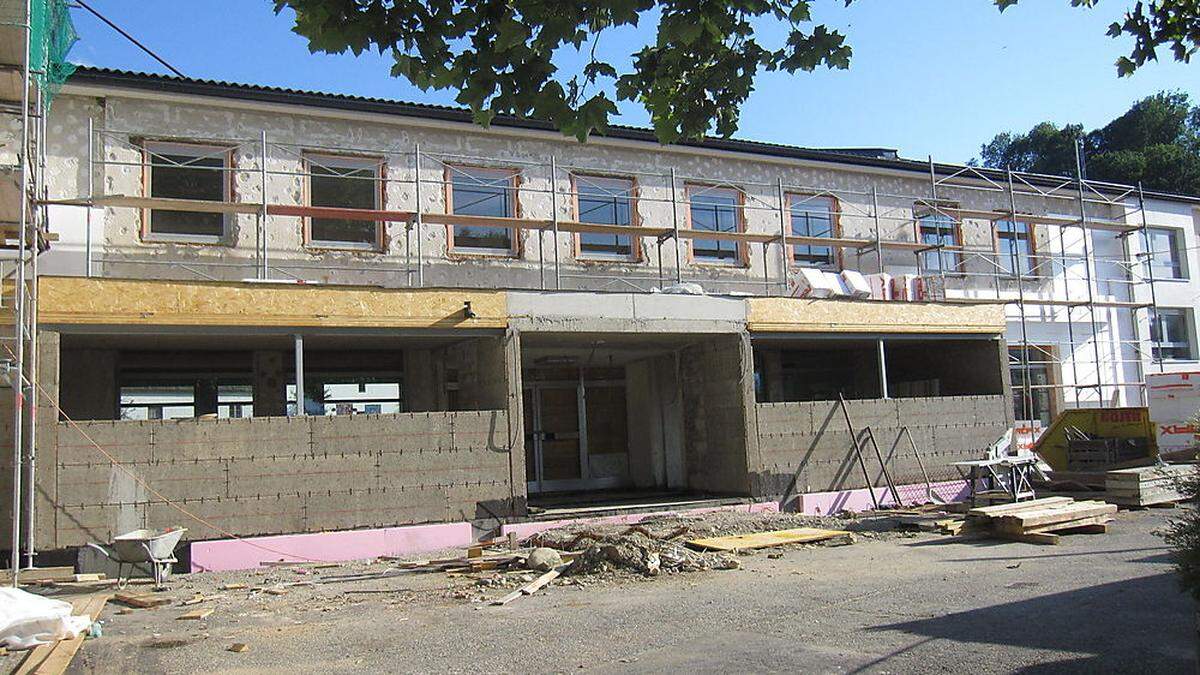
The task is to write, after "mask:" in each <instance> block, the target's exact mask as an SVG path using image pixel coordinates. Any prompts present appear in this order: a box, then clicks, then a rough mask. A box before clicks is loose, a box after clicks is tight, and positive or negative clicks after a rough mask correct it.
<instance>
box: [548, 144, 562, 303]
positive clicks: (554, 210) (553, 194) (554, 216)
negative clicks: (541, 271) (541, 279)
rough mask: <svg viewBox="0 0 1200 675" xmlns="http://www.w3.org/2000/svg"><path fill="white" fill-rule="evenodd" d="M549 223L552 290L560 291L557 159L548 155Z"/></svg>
mask: <svg viewBox="0 0 1200 675" xmlns="http://www.w3.org/2000/svg"><path fill="white" fill-rule="evenodd" d="M550 219H551V220H550V222H551V225H553V227H554V239H553V241H552V242H551V245H552V246H553V247H554V288H556V289H558V290H562V268H561V267H560V266H559V261H558V159H557V158H556V157H555V156H554V155H550Z"/></svg>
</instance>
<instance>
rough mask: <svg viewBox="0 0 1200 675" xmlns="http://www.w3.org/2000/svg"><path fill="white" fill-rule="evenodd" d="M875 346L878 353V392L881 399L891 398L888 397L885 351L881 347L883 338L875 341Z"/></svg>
mask: <svg viewBox="0 0 1200 675" xmlns="http://www.w3.org/2000/svg"><path fill="white" fill-rule="evenodd" d="M875 345H876V347H877V348H878V351H879V391H880V393H881V394H882V398H891V396H889V395H888V378H887V356H886V354H885V353H884V352H885V351H886V350H885V349H884V345H883V338H880V339H878V340H876V341H875Z"/></svg>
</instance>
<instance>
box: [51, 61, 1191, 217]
mask: <svg viewBox="0 0 1200 675" xmlns="http://www.w3.org/2000/svg"><path fill="white" fill-rule="evenodd" d="M67 83H68V84H81V85H93V86H100V87H115V88H124V89H137V90H141V91H153V92H161V93H167V94H183V95H192V96H210V97H217V98H226V99H237V100H243V101H253V102H258V103H276V104H283V105H297V106H309V107H314V108H325V109H332V110H345V111H352V112H362V113H375V114H381V115H395V116H401V117H413V118H420V119H428V120H439V121H444V122H458V123H464V124H474V121H473V119H472V117H471V111H470V110H467V109H466V108H456V107H452V106H442V105H434V104H426V103H410V102H405V101H393V100H388V99H380V98H367V97H361V96H351V95H346V94H329V93H323V92H313V91H303V90H298V89H285V88H281V87H268V86H261V85H250V84H241V83H234V82H221V81H216V80H201V79H193V78H181V77H175V76H171V75H159V74H154V73H140V72H134V71H128V70H116V69H110V68H96V67H91V66H80V67H78V68H77V69H76V70H75V72H74V74H72V75H71V78H70V79H69V80H68V82H67ZM492 125H493V126H497V127H507V128H515V129H529V130H534V131H545V132H551V133H558V131H557V129H556V128H555V127H554V126H553V125H551V124H550V123H549V122H546V121H543V120H534V119H527V118H520V117H514V116H510V115H499V116H497V117H495V118H494V119H493V120H492ZM602 137H606V138H617V139H621V140H629V141H638V142H645V143H653V144H655V145H661V144H660V143H659V142H658V139H657V138H656V137H655V136H654V133H653V132H652V131H651V130H649V129H644V128H640V127H630V126H622V125H613V126H610V127H609V129H608V130H607V131H606V132H605V133H604V134H603V135H602ZM677 145H681V146H685V147H691V148H701V149H706V150H720V151H726V152H736V153H744V154H752V155H764V156H769V157H777V158H784V159H795V160H802V161H811V162H826V163H832V164H842V165H851V166H859V167H870V168H878V169H890V170H894V171H906V172H916V173H921V174H924V175H928V174H929V171H930V165H929V163H928V162H921V161H916V160H911V159H902V158H897V159H885V158H881V157H873V156H869V155H864V154H862V153H861V152H858V153H856V152H854V151H853V150H849V151H847V152H838V151H837V150H815V149H811V148H801V147H797V146H792V145H781V144H776V143H766V142H762V141H744V140H737V139H731V138H715V137H711V136H710V137H707V138H705V139H704V140H702V141H686V142H681V143H678V144H677ZM933 170H934V172H935V173H937V174H938V175H943V176H949V175H952V174H956V173H960V172H961V171H962V170H963V167H962V166H961V165H955V164H938V163H934V164H933ZM973 170H974V171H978V172H979V173H980V174H981V175H984V176H987V177H988V178H990V179H992V180H994V181H996V182H1003V181H1006V180H1007V175H1006V174H1005V172H1004V171H1001V170H998V169H985V168H975V169H973ZM1021 175H1022V176H1023V178H1024V179H1025V180H1027V181H1028V182H1030V183H1033V184H1036V185H1042V186H1046V187H1052V186H1056V185H1059V184H1061V183H1062V181H1063V177H1060V176H1044V175H1040V174H1021ZM1093 185H1094V186H1095V185H1096V184H1095V183H1093ZM1099 187H1100V188H1104V187H1111V189H1112V190H1113V191H1114V192H1117V193H1121V192H1125V191H1127V190H1128V189H1129V186H1121V185H1111V186H1106V185H1104V184H1100V185H1099ZM1145 196H1146V197H1150V198H1154V199H1163V200H1169V201H1178V202H1187V203H1191V204H1200V197H1193V196H1188V195H1175V194H1168V193H1162V192H1151V191H1146V192H1145Z"/></svg>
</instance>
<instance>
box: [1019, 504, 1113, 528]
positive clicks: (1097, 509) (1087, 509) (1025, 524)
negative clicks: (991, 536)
mask: <svg viewBox="0 0 1200 675" xmlns="http://www.w3.org/2000/svg"><path fill="white" fill-rule="evenodd" d="M1116 512H1117V506H1116V504H1106V503H1104V502H1075V503H1074V504H1071V505H1069V507H1065V508H1047V509H1039V510H1036V511H1029V512H1023V513H1022V512H1017V513H1013V514H1009V515H1004V516H1001V517H1000V518H999V521H1000V526H1001V527H1004V528H1006V529H1010V530H1013V529H1017V528H1020V529H1023V530H1026V531H1028V530H1031V529H1034V528H1038V527H1042V526H1045V525H1053V524H1055V523H1064V522H1069V521H1072V520H1079V519H1081V518H1090V517H1092V516H1102V515H1106V514H1113V513H1116Z"/></svg>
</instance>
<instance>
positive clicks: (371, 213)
mask: <svg viewBox="0 0 1200 675" xmlns="http://www.w3.org/2000/svg"><path fill="white" fill-rule="evenodd" d="M267 213H268V214H269V215H273V216H300V217H303V218H336V219H338V220H365V221H375V222H379V221H382V222H401V223H406V222H410V221H412V220H413V219H414V218H415V215H414V214H413V212H412V211H388V210H384V209H345V208H338V207H334V206H293V205H290V204H267Z"/></svg>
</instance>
